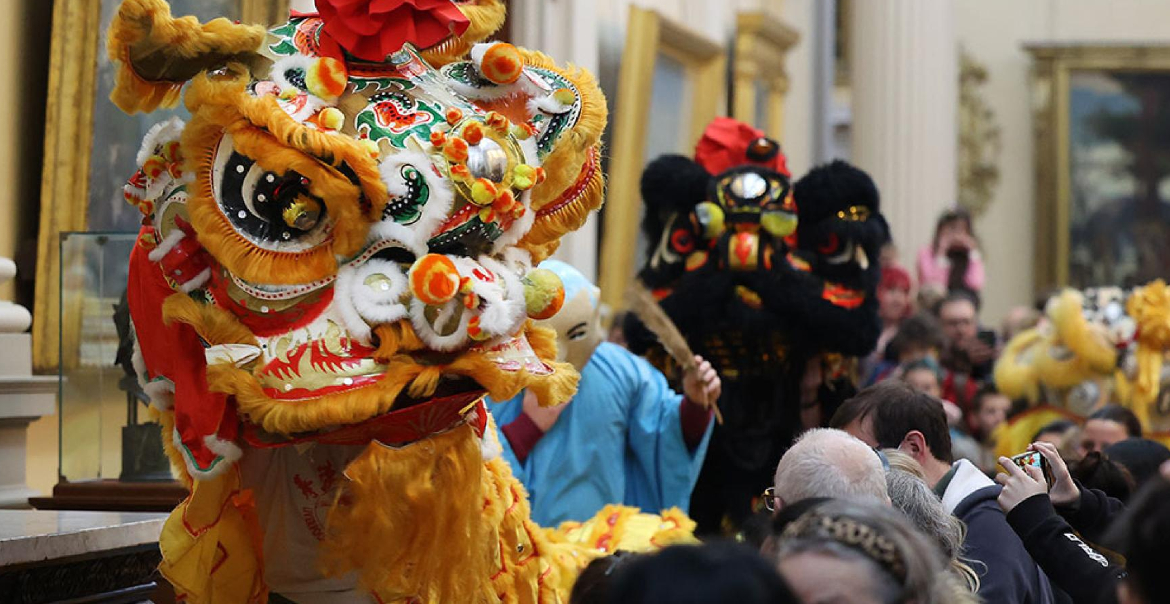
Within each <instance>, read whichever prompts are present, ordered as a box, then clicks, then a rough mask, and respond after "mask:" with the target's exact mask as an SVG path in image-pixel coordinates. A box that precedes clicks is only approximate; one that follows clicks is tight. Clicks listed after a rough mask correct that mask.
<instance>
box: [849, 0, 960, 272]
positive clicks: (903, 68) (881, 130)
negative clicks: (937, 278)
mask: <svg viewBox="0 0 1170 604" xmlns="http://www.w3.org/2000/svg"><path fill="white" fill-rule="evenodd" d="M849 6H850V8H851V12H850V14H849V16H848V19H849V20H848V25H849V32H850V35H851V36H852V37H851V40H850V55H849V56H850V61H851V64H850V74H851V76H852V100H853V127H852V133H853V161H854V163H856V164H857V165H858V166H859V167H861V168H862V169H864V170H866V171H868V172H869V173H870V175H872V176H873V178H874V181H876V182H877V185H878V188H879V189H880V190H881V196H882V212H883V213H884V214H885V216H886V220H887V221H889V223H890V228H891V231H892V234H893V237H894V242H895V243H896V244H897V246H898V249H899V251H900V257H901V259H902V262H903V263H904V264H905V265H906V267H907V268H909V269H910V270H911V272H912V273H913V266H914V265H913V260H914V257H915V254H916V253H917V252H918V249H919V248H921V247H922V246H924V245H927V244H929V243H930V241H931V238H932V237H933V235H934V223H935V220H936V219H937V218H938V215H939V214H940V213H941V212H942V211H943V210H945V209H946V208H948V207H951V206H953V205H954V204H955V202H956V180H955V157H956V145H957V136H958V135H957V128H958V126H957V121H956V108H957V106H958V50H957V41H956V35H955V11H954V3H953V0H883V1H882V2H869V1H855V2H852V3H850V5H849Z"/></svg>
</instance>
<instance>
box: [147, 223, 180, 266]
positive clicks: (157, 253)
mask: <svg viewBox="0 0 1170 604" xmlns="http://www.w3.org/2000/svg"><path fill="white" fill-rule="evenodd" d="M186 236H187V234H186V233H184V232H183V230H182V229H175V230H173V231H171V232H170V233H168V234H167V236H166V237H163V240H162V241H161V242H160V243H159V244H158V247H156V248H154V249H153V250H150V253H149V254H147V255H146V258H147V259H148V260H150V261H151V262H158V261H160V260H162V259H163V256H166V255H167V254H169V253H171V249H172V248H174V247H175V246H176V245H178V243H179V241H181V240H182V239H183V237H186Z"/></svg>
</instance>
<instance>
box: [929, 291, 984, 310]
mask: <svg viewBox="0 0 1170 604" xmlns="http://www.w3.org/2000/svg"><path fill="white" fill-rule="evenodd" d="M955 302H970V303H971V306H973V307H974V308H975V312H976V314H978V312H979V308H980V306H981V305H982V301H981V300H980V299H979V294H977V293H975V292H973V291H971V290H969V289H967V288H965V287H952V288H951V289H949V290H947V295H945V296H943V298H942V300H939V301H938V304H935V305H934V314H935V316H938V315H941V314H942V308H943V307H944V306H946V305H947V304H952V303H955Z"/></svg>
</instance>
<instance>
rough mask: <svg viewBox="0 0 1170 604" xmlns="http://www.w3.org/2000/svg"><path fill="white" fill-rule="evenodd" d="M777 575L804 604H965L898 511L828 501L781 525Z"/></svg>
mask: <svg viewBox="0 0 1170 604" xmlns="http://www.w3.org/2000/svg"><path fill="white" fill-rule="evenodd" d="M776 556H777V561H778V563H779V568H780V573H781V574H782V575H784V578H785V580H787V581H788V583H789V585H790V586H791V587H792V588H793V590H794V591H796V592H797V594H798V595H799V597H800V599H801V601H804V602H835V601H841V602H850V603H855V604H968V603H970V602H978V599H977V598H976V597H975V596H974V595H973V594H972V593H971V592H970V591H969V590H967V589H966V588H965V587H963V586H962V585H961V584H959V581H958V579H956V577H955V575H954V574H952V573H950V572H947V561H946V558H945V557H944V556H943V553H942V551H941V550H940V548H939V547H938V546H937V545H936V544H935V543H934V542H933V541H932V540H931V539H930V538H928V537H927V536H926V535H924V534H922V532H920V531H919V530H918V529H916V528H914V526H913V525H912V524H911V523H910V521H909V520H907V519H906V518H905V517H904V516H902V515H901V514H899V513H898V512H896V511H894V510H892V509H890V508H887V507H883V506H878V505H867V504H859V503H851V502H846V501H828V502H825V503H823V504H821V505H819V506H817V507H815V508H814V509H812V510H811V511H809V512H807V513H806V514H804V515H803V516H801V517H800V518H798V519H797V520H795V521H794V522H792V523H790V524H788V525H787V527H786V528H785V529H784V532H783V533H782V534H781V535H780V537H779V540H778V542H777V554H776Z"/></svg>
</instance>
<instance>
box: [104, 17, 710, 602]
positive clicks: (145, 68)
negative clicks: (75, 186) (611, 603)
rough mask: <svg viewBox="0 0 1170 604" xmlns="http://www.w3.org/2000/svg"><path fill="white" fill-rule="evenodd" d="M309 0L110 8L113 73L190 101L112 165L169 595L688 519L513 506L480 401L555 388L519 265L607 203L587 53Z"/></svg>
mask: <svg viewBox="0 0 1170 604" xmlns="http://www.w3.org/2000/svg"><path fill="white" fill-rule="evenodd" d="M317 7H318V9H319V11H320V12H319V13H314V14H294V15H292V17H291V19H290V20H289V22H288V23H286V24H283V25H280V26H278V27H276V28H275V29H273V30H271V31H269V32H266V31H264V30H263V29H262V28H259V27H254V26H246V25H240V24H236V23H232V22H230V21H227V20H225V19H215V20H213V21H211V22H208V23H205V24H203V23H199V22H198V21H197V20H196V19H194V18H192V17H184V18H174V17H172V16H171V14H170V10H169V7H168V6H167V5H166V4H165V3H164V2H163V1H162V0H125V1H124V2H123V3H122V5H121V7H120V9H119V12H118V14H117V15H116V17H115V18H114V21H113V23H112V25H111V28H110V32H109V47H108V49H109V53H110V55H111V57H112V58H113V60H114V61H115V62H116V63H117V64H118V71H117V74H116V87H115V89H114V91H113V93H112V95H111V98H112V100H113V101H114V102H115V103H116V104H118V106H119V107H121V108H122V109H123V110H125V111H127V112H136V111H145V112H149V111H154V110H155V109H157V108H160V107H171V106H174V105H176V104H177V103H178V102H179V100H180V98H182V99H183V100H184V101H185V104H186V107H187V109H188V110H189V112H190V114H191V119H190V121H189V122H188V123H185V124H184V123H183V122H181V121H180V120H178V119H171V120H168V121H165V122H163V123H161V124H159V125H157V126H155V127H154V128H153V129H151V131H150V132H149V133H148V134H147V136H146V138H145V140H144V142H143V146H142V150H141V151H140V153H139V154H138V157H137V162H138V166H139V170H138V171H137V173H135V174H134V176H133V177H132V178H131V179H130V181H129V183H128V184H127V185H126V188H125V197H126V200H127V201H128V202H130V203H132V204H134V205H136V206H137V207H138V208H139V209H140V210H141V211H142V214H143V228H142V230H141V232H140V235H139V239H138V245H137V246H136V248H135V251H134V253H133V254H132V256H131V258H130V279H129V283H128V300H129V304H130V309H131V316H132V319H133V323H134V327H135V332H136V342H137V346H138V348H137V352H136V355H135V362H136V367H137V369H138V372H139V374H140V378H141V379H142V380H143V384H144V389H145V390H146V392H147V393H148V394H149V395H150V397H151V405H152V408H153V409H154V411H155V413H156V414H157V415H158V417H159V420H160V422H161V423H162V425H163V426H164V430H165V431H166V434H165V437H166V438H165V440H166V441H167V443H166V444H167V451H168V454H169V455H170V456H171V459H172V461H173V463H174V466H175V468H176V473H178V474H179V475H180V476H181V478H182V480H183V481H184V482H185V484H186V485H187V486H188V487H189V488H190V490H191V494H190V496H189V497H188V498H187V499H186V500H185V501H184V502H183V503H182V504H181V505H180V506H179V507H178V508H176V510H175V511H174V512H173V513H172V515H171V517H170V519H169V521H168V522H167V524H166V527H165V529H164V532H163V535H162V537H161V539H160V546H161V549H162V554H163V563H162V566H161V570H162V572H163V574H164V575H165V576H166V577H167V579H168V580H170V581H171V582H172V583H173V584H174V586H175V588H176V591H177V593H178V595H179V597H180V599H182V600H183V601H187V602H226V603H232V604H236V603H242V602H265V601H267V599H268V594H269V593H270V592H272V593H276V594H279V595H280V596H281V597H283V598H285V599H288V600H293V601H311V602H338V601H344V602H351V601H363V602H365V601H370V602H562V601H564V600H565V599H566V598H567V594H568V590H569V589H570V587H571V585H572V583H573V580H574V578H575V576H576V573H577V571H578V570H579V569H580V568H581V567H582V566H584V564H586V563H587V562H588V561H589V560H590V559H592V558H593V557H596V556H597V555H601V554H602V553H603V552H605V551H612V550H613V549H615V548H617V547H618V546H619V545H620V546H621V547H624V548H627V549H630V548H640V547H641V548H645V547H652V546H661V545H665V544H667V543H671V542H677V541H687V540H691V539H692V537H691V536H690V531H691V528H692V527H693V525H692V524H691V522H690V520H689V519H687V518H686V517H685V516H683V515H682V514H680V513H677V512H676V511H670V510H668V511H666V512H664V513H663V515H662V516H661V517H660V516H650V515H646V514H640V513H637V511H636V510H632V509H628V508H620V507H610V508H606V509H605V510H602V512H600V513H599V514H598V516H597V517H596V518H595V519H594V520H592V521H590V522H586V523H584V524H581V525H572V526H565V527H562V529H561V530H559V531H554V530H550V529H545V528H541V527H539V526H537V525H535V524H534V523H533V522H532V521H531V520H530V519H529V512H528V507H527V506H528V504H527V500H526V496H525V494H524V492H523V489H522V487H521V485H520V483H519V482H518V481H516V480H515V479H514V478H513V477H512V475H511V472H510V470H509V468H508V466H507V465H506V463H505V462H504V461H503V460H502V459H501V458H500V456H499V443H498V442H497V441H495V440H494V439H495V437H494V433H495V431H494V429H492V427H491V426H489V425H488V424H489V422H490V421H491V420H490V418H489V416H488V413H487V412H486V409H485V408H484V402H483V398H484V395H485V394H490V395H491V397H492V398H494V399H496V400H506V399H508V398H510V397H512V396H514V395H515V394H516V393H517V392H519V391H520V390H521V389H524V388H527V389H530V390H531V391H533V392H534V393H536V394H537V396H538V398H539V399H540V400H541V402H542V404H546V405H556V404H560V403H562V402H565V401H568V400H569V399H570V398H571V396H572V395H573V392H574V389H575V387H576V381H577V374H576V373H575V372H574V371H573V369H572V368H571V367H570V366H568V365H565V364H562V363H557V362H556V361H555V343H554V336H553V334H552V333H550V332H548V331H545V330H542V329H540V328H538V327H535V326H534V325H533V323H532V321H531V319H534V318H547V317H548V316H551V315H552V314H553V313H555V312H556V311H557V309H558V308H559V306H560V303H561V301H562V300H563V292H562V291H560V289H559V288H560V286H559V284H558V283H559V282H558V281H557V280H555V275H554V276H553V277H554V278H553V279H550V278H549V276H548V275H541V276H539V277H537V276H535V275H534V274H533V271H534V270H539V269H533V268H532V267H533V266H535V264H536V263H538V262H539V261H540V260H542V259H543V258H545V257H546V256H547V255H548V254H550V253H551V252H552V251H553V250H554V249H555V248H556V245H557V242H558V240H559V238H560V237H561V235H563V234H564V233H566V232H568V231H570V230H573V229H575V228H577V227H579V226H580V225H581V224H582V223H583V222H584V220H585V218H586V216H587V214H588V212H590V211H592V210H594V209H596V208H597V207H598V206H599V205H600V203H601V195H602V186H603V177H602V174H601V170H600V142H599V141H600V137H601V133H602V130H603V129H604V127H605V120H606V110H605V100H604V98H603V97H602V94H601V92H600V90H599V89H598V87H597V84H596V83H595V81H594V80H593V78H592V76H591V75H589V74H588V73H586V72H583V71H581V70H577V69H572V68H569V69H562V68H558V67H557V66H556V65H554V63H553V62H552V61H551V60H550V59H548V58H547V57H545V56H544V55H541V54H540V53H537V52H532V51H528V50H523V49H518V48H515V47H513V46H511V45H509V44H503V43H483V42H482V41H483V40H484V39H486V38H487V37H488V36H489V35H491V33H493V32H494V31H495V30H496V29H497V28H498V27H499V26H500V24H501V23H502V22H503V19H504V7H503V3H502V2H501V1H500V0H467V1H464V2H459V3H455V2H452V1H451V0H379V1H369V0H318V2H317ZM184 89H185V93H184ZM550 284H551V285H550Z"/></svg>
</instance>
